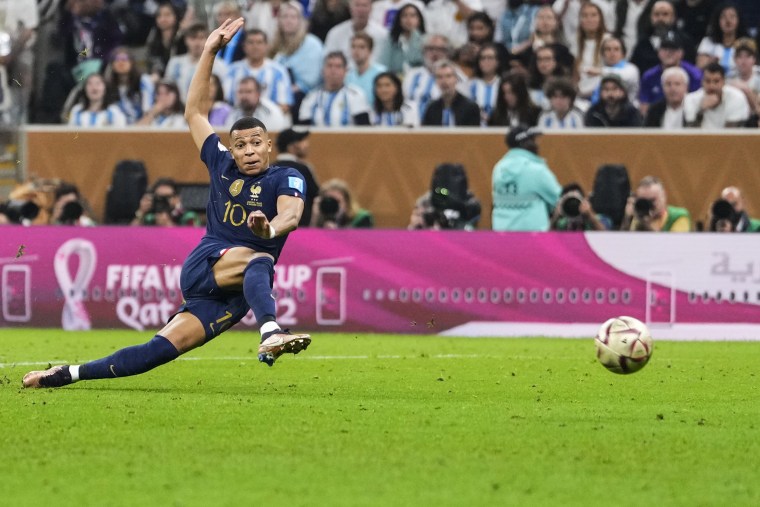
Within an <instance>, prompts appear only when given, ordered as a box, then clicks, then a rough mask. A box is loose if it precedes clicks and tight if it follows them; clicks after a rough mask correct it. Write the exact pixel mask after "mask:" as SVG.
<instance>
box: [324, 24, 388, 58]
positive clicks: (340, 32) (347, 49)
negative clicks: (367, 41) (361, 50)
mask: <svg viewBox="0 0 760 507" xmlns="http://www.w3.org/2000/svg"><path fill="white" fill-rule="evenodd" d="M362 31H364V32H366V33H367V35H369V36H370V37H372V42H373V45H372V59H373V60H374V61H378V60H379V57H380V49H381V48H382V46H383V42H384V41H385V39H386V37H388V30H386V29H385V28H384V27H383V25H381V24H379V23H376V22H374V21H372V20H371V19H370V20H369V22H368V23H367V26H365V27H364V30H362ZM355 33H356V32H355V31H354V22H353V21H352V20H350V19H347V20H346V21H343V22H342V23H338V24H337V25H335V26H334V27H332V28H330V31H329V32H327V36H326V37H325V52H324V55H325V56H327V53H329V52H331V51H342V52H343V54H344V55H346V60H348V61H349V62H350V61H351V37H353V36H354V34H355Z"/></svg>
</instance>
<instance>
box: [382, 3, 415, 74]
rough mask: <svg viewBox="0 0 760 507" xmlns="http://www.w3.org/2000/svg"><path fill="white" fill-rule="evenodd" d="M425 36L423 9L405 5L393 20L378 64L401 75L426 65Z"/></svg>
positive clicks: (408, 4)
mask: <svg viewBox="0 0 760 507" xmlns="http://www.w3.org/2000/svg"><path fill="white" fill-rule="evenodd" d="M375 3H378V2H375ZM424 35H425V20H424V19H423V18H422V9H420V8H419V7H417V6H416V5H414V4H410V3H407V4H405V5H403V6H402V7H401V9H399V11H398V13H397V14H396V16H395V17H394V18H393V24H392V25H391V27H390V32H389V33H388V37H386V38H385V39H384V40H383V45H382V47H381V48H380V52H379V56H378V58H377V61H378V63H380V64H382V65H385V66H386V67H387V68H388V70H389V71H390V72H394V73H396V74H401V75H403V74H405V73H406V71H407V70H408V69H410V68H412V67H418V66H421V65H422V64H423V63H424V60H423V58H422V38H423V36H424Z"/></svg>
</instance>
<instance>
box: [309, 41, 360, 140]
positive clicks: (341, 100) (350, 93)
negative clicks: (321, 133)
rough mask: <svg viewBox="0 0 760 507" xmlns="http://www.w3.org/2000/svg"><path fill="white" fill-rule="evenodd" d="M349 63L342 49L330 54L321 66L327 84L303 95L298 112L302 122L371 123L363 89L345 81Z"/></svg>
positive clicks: (315, 123) (336, 125) (347, 124)
mask: <svg viewBox="0 0 760 507" xmlns="http://www.w3.org/2000/svg"><path fill="white" fill-rule="evenodd" d="M347 65H348V63H347V61H346V57H345V56H344V55H343V53H342V52H341V51H333V52H332V53H328V54H327V56H326V57H325V62H324V65H323V66H322V77H323V81H324V83H323V85H322V87H320V88H316V89H314V90H312V91H310V92H309V93H308V94H307V95H306V97H304V99H303V102H301V107H300V109H299V111H298V120H299V122H300V123H302V124H306V125H316V126H320V127H346V126H349V125H369V124H370V123H369V112H370V107H369V104H368V103H367V99H366V98H364V92H362V91H361V90H360V89H359V88H357V87H355V86H353V85H348V84H346V82H345V80H346V72H347V71H348V69H347Z"/></svg>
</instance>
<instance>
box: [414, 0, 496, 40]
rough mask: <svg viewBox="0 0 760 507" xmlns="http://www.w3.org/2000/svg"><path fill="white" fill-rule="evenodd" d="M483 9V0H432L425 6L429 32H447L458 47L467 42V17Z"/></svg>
mask: <svg viewBox="0 0 760 507" xmlns="http://www.w3.org/2000/svg"><path fill="white" fill-rule="evenodd" d="M482 10H483V3H482V1H481V0H432V1H431V2H429V3H427V4H426V6H425V12H424V15H425V24H426V25H427V27H428V32H430V33H442V34H446V36H447V37H448V39H449V41H450V42H451V45H452V46H453V47H455V48H458V47H459V46H461V45H463V44H464V43H465V42H467V19H468V18H469V17H470V16H472V14H473V13H475V12H477V11H482Z"/></svg>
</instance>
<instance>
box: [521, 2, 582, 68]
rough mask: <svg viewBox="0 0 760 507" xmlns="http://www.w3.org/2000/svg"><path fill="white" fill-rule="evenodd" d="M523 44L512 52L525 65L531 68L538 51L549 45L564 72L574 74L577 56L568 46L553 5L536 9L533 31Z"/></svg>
mask: <svg viewBox="0 0 760 507" xmlns="http://www.w3.org/2000/svg"><path fill="white" fill-rule="evenodd" d="M522 46H523V47H522V48H515V49H513V51H512V52H513V53H514V56H515V57H516V58H518V59H519V60H520V61H521V62H522V65H523V66H524V67H526V68H530V64H531V62H532V61H533V59H534V57H535V53H536V51H538V50H539V49H541V48H547V47H548V48H551V49H552V50H553V54H554V56H555V58H556V61H557V65H559V67H561V68H562V70H563V72H564V73H565V74H567V75H570V74H572V71H573V64H574V62H575V57H574V56H573V55H572V54H571V53H570V49H569V48H568V43H567V39H565V33H564V31H563V30H562V26H561V23H560V20H559V16H558V15H557V13H556V12H554V10H553V9H552V8H551V6H549V5H544V6H542V7H540V8H539V9H538V10H537V11H536V17H535V23H534V27H533V33H532V34H531V36H530V39H529V40H527V41H526V42H525V43H524V44H523V45H522Z"/></svg>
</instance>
